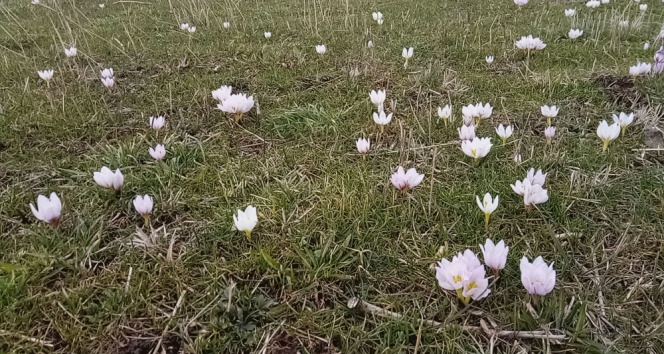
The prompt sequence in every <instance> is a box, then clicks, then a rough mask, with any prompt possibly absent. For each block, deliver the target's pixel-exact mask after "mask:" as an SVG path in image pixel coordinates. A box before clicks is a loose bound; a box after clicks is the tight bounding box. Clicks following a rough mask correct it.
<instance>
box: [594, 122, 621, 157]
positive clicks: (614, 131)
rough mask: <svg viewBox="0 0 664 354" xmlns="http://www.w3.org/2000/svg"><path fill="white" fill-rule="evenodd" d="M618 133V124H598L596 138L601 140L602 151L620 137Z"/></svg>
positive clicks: (619, 128) (619, 129)
mask: <svg viewBox="0 0 664 354" xmlns="http://www.w3.org/2000/svg"><path fill="white" fill-rule="evenodd" d="M620 131H621V127H620V122H615V123H613V124H611V125H609V123H607V122H606V121H605V120H603V121H601V122H600V123H599V126H598V127H597V136H598V137H599V138H600V139H602V151H606V150H607V149H608V148H609V144H610V143H611V142H612V141H613V140H616V139H617V138H618V136H620Z"/></svg>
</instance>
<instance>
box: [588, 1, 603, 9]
mask: <svg viewBox="0 0 664 354" xmlns="http://www.w3.org/2000/svg"><path fill="white" fill-rule="evenodd" d="M599 4H600V2H599V0H590V1H588V2H587V3H586V7H588V8H591V9H594V8H596V7H598V6H599Z"/></svg>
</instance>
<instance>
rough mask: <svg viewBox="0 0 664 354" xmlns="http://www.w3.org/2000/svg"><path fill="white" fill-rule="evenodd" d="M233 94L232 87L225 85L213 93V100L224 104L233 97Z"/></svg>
mask: <svg viewBox="0 0 664 354" xmlns="http://www.w3.org/2000/svg"><path fill="white" fill-rule="evenodd" d="M232 92H233V87H232V86H226V85H224V86H221V87H219V88H218V89H216V90H213V91H212V98H214V99H215V100H217V101H219V102H223V101H225V100H227V99H228V98H229V97H231V93H232Z"/></svg>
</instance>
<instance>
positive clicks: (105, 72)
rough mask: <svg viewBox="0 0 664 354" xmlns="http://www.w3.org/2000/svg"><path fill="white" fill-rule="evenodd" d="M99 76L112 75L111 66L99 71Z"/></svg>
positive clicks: (107, 76) (106, 76)
mask: <svg viewBox="0 0 664 354" xmlns="http://www.w3.org/2000/svg"><path fill="white" fill-rule="evenodd" d="M101 77H103V78H109V77H113V68H108V69H103V70H102V71H101Z"/></svg>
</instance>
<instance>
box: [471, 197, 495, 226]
mask: <svg viewBox="0 0 664 354" xmlns="http://www.w3.org/2000/svg"><path fill="white" fill-rule="evenodd" d="M475 199H476V201H477V206H478V207H480V210H482V212H484V226H489V219H490V218H491V214H492V213H493V212H494V211H496V209H498V196H496V197H495V198H492V197H491V194H490V193H487V194H485V195H484V199H483V200H481V201H480V197H479V196H475Z"/></svg>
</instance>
